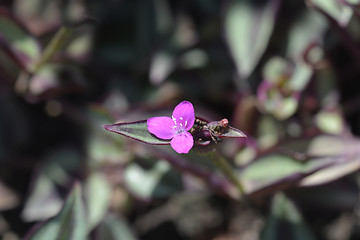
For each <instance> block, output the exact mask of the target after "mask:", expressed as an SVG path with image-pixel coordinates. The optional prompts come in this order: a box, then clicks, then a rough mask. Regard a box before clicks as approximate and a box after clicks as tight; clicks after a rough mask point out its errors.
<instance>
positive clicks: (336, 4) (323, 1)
mask: <svg viewBox="0 0 360 240" xmlns="http://www.w3.org/2000/svg"><path fill="white" fill-rule="evenodd" d="M309 4H310V5H315V6H316V7H317V8H318V9H320V10H321V11H323V12H325V13H326V14H328V15H329V16H330V17H332V18H334V19H335V20H336V21H337V22H338V23H339V24H340V25H341V26H343V27H345V26H347V25H348V23H349V21H350V19H351V16H352V15H353V11H352V9H351V7H349V6H347V5H346V4H344V3H343V2H342V1H335V0H332V1H329V0H309Z"/></svg>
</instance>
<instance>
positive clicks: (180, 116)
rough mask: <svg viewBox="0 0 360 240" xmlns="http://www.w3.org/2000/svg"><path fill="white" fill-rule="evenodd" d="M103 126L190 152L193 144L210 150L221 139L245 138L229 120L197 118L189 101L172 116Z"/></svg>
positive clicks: (183, 151) (179, 150)
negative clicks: (230, 124) (212, 120)
mask: <svg viewBox="0 0 360 240" xmlns="http://www.w3.org/2000/svg"><path fill="white" fill-rule="evenodd" d="M104 127H105V129H106V130H108V131H111V132H115V133H119V134H121V135H124V136H126V137H130V138H132V139H135V140H138V141H141V142H144V143H148V144H153V145H168V144H170V145H171V147H172V148H173V149H174V150H175V151H176V152H177V153H188V152H189V151H190V149H192V148H193V147H194V146H196V149H197V150H201V151H207V150H209V149H212V148H213V146H214V144H216V143H219V142H221V138H243V137H246V135H245V134H244V133H243V132H241V131H240V130H238V129H236V128H233V127H230V126H229V122H228V120H227V119H223V120H221V121H215V122H209V121H207V120H204V119H201V118H198V117H195V112H194V107H193V105H192V104H191V103H190V102H188V101H183V102H181V103H179V104H178V105H177V106H176V107H175V109H174V111H173V113H172V116H171V117H166V116H161V117H153V118H149V119H147V120H141V121H136V122H123V123H116V124H112V125H105V126H104Z"/></svg>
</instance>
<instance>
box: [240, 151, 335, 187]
mask: <svg viewBox="0 0 360 240" xmlns="http://www.w3.org/2000/svg"><path fill="white" fill-rule="evenodd" d="M329 164H330V163H329V161H306V162H302V161H300V160H297V159H294V158H293V157H291V156H288V155H284V154H280V153H272V154H269V155H265V156H262V157H259V158H257V159H256V160H255V161H254V162H253V163H251V164H249V165H248V166H247V167H246V168H244V169H243V170H242V172H241V179H242V181H243V184H244V187H245V191H246V192H247V193H249V194H261V193H265V192H269V191H275V190H277V189H284V188H287V187H289V186H292V185H297V184H298V182H299V181H300V180H301V179H303V178H305V177H306V176H308V175H309V174H312V173H314V172H316V171H319V170H320V169H323V168H325V167H327V166H328V165H329Z"/></svg>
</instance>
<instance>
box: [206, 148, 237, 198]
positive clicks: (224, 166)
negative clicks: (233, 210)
mask: <svg viewBox="0 0 360 240" xmlns="http://www.w3.org/2000/svg"><path fill="white" fill-rule="evenodd" d="M210 158H211V160H212V161H213V162H214V164H215V165H216V166H217V167H218V168H219V169H220V170H221V171H222V172H223V174H224V175H225V176H226V177H227V178H228V179H229V180H230V181H231V182H232V183H233V184H234V185H235V186H236V188H237V190H238V191H239V193H240V195H243V194H244V187H243V185H242V184H241V183H240V181H239V179H238V178H237V177H236V175H235V174H234V171H233V170H232V168H231V166H230V165H229V163H228V162H227V161H226V160H225V158H223V157H222V156H221V155H219V153H218V152H216V150H214V151H212V152H211V153H210Z"/></svg>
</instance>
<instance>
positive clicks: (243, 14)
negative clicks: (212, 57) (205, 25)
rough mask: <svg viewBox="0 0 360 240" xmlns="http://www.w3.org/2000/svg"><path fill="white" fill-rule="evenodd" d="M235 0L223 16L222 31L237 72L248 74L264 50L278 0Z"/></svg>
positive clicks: (242, 74)
mask: <svg viewBox="0 0 360 240" xmlns="http://www.w3.org/2000/svg"><path fill="white" fill-rule="evenodd" d="M255 2H256V1H247V0H243V1H241V0H234V1H232V3H231V4H230V6H229V8H228V11H227V13H226V16H225V18H226V19H225V34H226V38H227V42H228V45H229V48H230V51H231V54H232V56H233V58H234V60H235V64H236V67H237V71H238V74H239V75H240V76H241V77H243V78H246V77H248V76H249V75H250V74H251V73H252V71H253V70H254V68H255V67H256V65H257V63H258V61H259V60H260V58H261V56H262V54H263V53H264V51H265V49H266V47H267V45H268V41H269V39H270V36H271V33H272V31H273V27H274V22H275V16H276V13H277V10H278V7H279V3H280V1H279V0H268V1H261V3H259V2H258V1H257V3H255Z"/></svg>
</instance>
